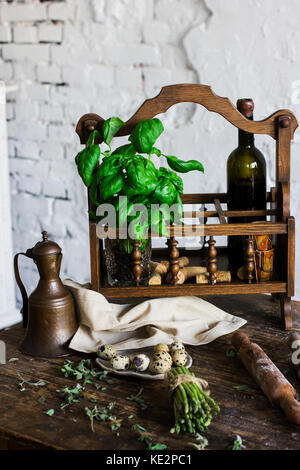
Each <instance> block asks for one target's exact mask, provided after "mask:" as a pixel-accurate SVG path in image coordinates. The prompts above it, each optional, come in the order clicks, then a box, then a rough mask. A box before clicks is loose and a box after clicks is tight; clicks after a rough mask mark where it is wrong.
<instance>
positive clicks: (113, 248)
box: [104, 238, 152, 286]
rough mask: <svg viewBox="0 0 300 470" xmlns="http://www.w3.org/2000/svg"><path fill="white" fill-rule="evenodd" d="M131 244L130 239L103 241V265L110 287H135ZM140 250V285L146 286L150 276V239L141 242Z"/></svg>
mask: <svg viewBox="0 0 300 470" xmlns="http://www.w3.org/2000/svg"><path fill="white" fill-rule="evenodd" d="M132 243H133V240H130V239H128V240H119V239H109V238H107V239H105V245H104V246H105V252H104V253H105V263H106V269H107V279H108V283H109V285H110V286H134V285H135V282H134V276H133V273H132V257H131V252H132ZM125 247H126V248H125ZM130 247H131V252H130ZM140 250H141V253H142V257H141V267H142V275H141V282H140V285H147V284H148V280H149V278H150V274H151V269H150V261H151V253H152V246H151V238H149V239H148V240H142V241H141V245H140Z"/></svg>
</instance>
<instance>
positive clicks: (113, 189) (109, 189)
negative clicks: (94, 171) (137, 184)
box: [100, 173, 124, 201]
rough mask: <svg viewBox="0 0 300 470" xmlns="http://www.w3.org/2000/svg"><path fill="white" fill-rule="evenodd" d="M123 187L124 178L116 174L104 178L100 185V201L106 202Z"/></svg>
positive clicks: (120, 174)
mask: <svg viewBox="0 0 300 470" xmlns="http://www.w3.org/2000/svg"><path fill="white" fill-rule="evenodd" d="M123 186H124V176H123V174H122V173H118V174H117V175H114V176H105V177H104V178H103V179H102V180H101V183H100V199H101V201H107V200H108V199H109V198H110V197H112V196H113V195H114V194H118V193H120V191H122V189H123Z"/></svg>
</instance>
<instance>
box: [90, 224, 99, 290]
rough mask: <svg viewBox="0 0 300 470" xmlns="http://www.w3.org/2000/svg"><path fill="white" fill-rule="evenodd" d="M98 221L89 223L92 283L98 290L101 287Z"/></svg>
mask: <svg viewBox="0 0 300 470" xmlns="http://www.w3.org/2000/svg"><path fill="white" fill-rule="evenodd" d="M96 227H97V224H96V222H91V221H90V223H89V231H90V263H91V284H92V289H93V290H96V291H98V290H99V289H100V275H101V269H100V250H99V239H98V237H97V232H96Z"/></svg>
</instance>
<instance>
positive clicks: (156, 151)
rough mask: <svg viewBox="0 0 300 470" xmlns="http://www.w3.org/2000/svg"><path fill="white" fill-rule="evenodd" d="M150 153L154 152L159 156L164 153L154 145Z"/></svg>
mask: <svg viewBox="0 0 300 470" xmlns="http://www.w3.org/2000/svg"><path fill="white" fill-rule="evenodd" d="M150 153H151V154H152V153H154V155H156V156H157V157H160V156H161V154H162V153H161V151H160V150H159V149H158V148H156V147H152V149H151V152H150Z"/></svg>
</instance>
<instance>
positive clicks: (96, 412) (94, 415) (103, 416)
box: [85, 402, 121, 432]
mask: <svg viewBox="0 0 300 470" xmlns="http://www.w3.org/2000/svg"><path fill="white" fill-rule="evenodd" d="M114 406H115V402H110V403H109V404H108V405H107V406H106V407H105V408H98V407H97V405H95V406H94V408H92V409H91V410H90V409H89V408H88V407H85V413H86V415H87V416H88V418H89V419H90V422H91V429H92V432H94V420H96V421H108V422H110V423H111V424H110V428H111V430H112V431H117V430H118V429H119V428H120V427H121V420H120V419H117V417H116V416H114V415H113V414H111V413H110V411H111V410H112V409H113V408H114Z"/></svg>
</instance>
